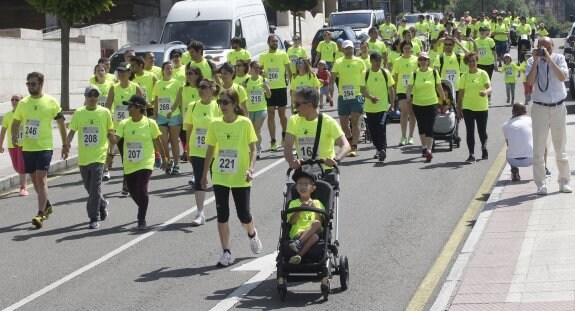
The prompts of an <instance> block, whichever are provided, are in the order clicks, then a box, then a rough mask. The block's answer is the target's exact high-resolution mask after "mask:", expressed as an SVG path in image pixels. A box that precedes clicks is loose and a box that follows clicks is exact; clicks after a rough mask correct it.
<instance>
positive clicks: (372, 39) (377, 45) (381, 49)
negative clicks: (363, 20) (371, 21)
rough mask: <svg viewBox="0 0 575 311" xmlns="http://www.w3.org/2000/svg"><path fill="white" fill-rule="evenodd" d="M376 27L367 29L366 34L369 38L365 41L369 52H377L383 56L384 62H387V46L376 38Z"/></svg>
mask: <svg viewBox="0 0 575 311" xmlns="http://www.w3.org/2000/svg"><path fill="white" fill-rule="evenodd" d="M377 34H378V32H377V27H375V26H373V27H371V28H370V29H369V31H368V35H369V40H368V41H367V47H368V49H369V54H371V53H378V54H380V55H381V56H382V57H383V61H384V64H386V63H387V46H386V45H385V43H383V42H382V41H379V40H378V39H377Z"/></svg>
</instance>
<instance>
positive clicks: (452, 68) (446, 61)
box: [438, 53, 463, 87]
mask: <svg viewBox="0 0 575 311" xmlns="http://www.w3.org/2000/svg"><path fill="white" fill-rule="evenodd" d="M442 62H443V66H442V65H441V63H442ZM461 64H463V55H459V54H455V53H451V55H446V54H443V55H439V60H438V68H439V70H441V72H440V73H439V74H440V75H441V78H442V79H446V80H449V82H451V83H452V84H453V87H457V86H458V85H459V76H460V74H461Z"/></svg>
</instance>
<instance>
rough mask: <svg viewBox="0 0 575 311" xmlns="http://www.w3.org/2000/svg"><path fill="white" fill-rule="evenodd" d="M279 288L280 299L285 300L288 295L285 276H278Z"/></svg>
mask: <svg viewBox="0 0 575 311" xmlns="http://www.w3.org/2000/svg"><path fill="white" fill-rule="evenodd" d="M277 290H278V296H279V297H280V300H281V301H285V300H286V295H287V284H286V280H285V278H282V277H279V278H277Z"/></svg>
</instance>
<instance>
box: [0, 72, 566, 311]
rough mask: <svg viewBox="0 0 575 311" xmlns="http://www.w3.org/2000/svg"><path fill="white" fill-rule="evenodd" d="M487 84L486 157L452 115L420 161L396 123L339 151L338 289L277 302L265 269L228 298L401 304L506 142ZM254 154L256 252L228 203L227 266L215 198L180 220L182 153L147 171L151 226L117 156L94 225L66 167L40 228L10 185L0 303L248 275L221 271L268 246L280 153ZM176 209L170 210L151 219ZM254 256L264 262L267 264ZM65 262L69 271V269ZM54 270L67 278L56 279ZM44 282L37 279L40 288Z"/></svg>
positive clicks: (199, 297)
mask: <svg viewBox="0 0 575 311" xmlns="http://www.w3.org/2000/svg"><path fill="white" fill-rule="evenodd" d="M493 84H494V89H495V91H494V95H493V104H492V106H491V109H490V115H489V122H488V134H489V140H488V149H489V152H490V158H489V160H484V161H479V162H477V163H476V164H473V165H468V164H465V162H464V161H465V159H466V158H467V155H468V154H467V149H466V147H465V127H464V125H463V123H462V124H461V127H460V135H461V137H462V146H461V148H459V149H454V151H453V152H449V151H448V150H447V145H446V144H445V143H440V144H439V145H438V147H437V150H436V152H435V154H434V159H433V162H432V163H424V161H423V159H422V158H421V157H420V147H419V145H418V144H417V143H418V141H417V140H416V145H415V146H406V147H402V148H399V147H397V143H398V141H399V136H400V134H399V133H400V132H399V125H398V124H396V123H394V124H390V125H389V126H388V140H389V145H390V148H389V150H388V159H387V160H386V162H385V164H381V163H378V162H377V160H373V159H372V158H371V157H372V155H373V150H372V147H371V146H370V145H368V144H361V145H360V148H359V151H360V156H359V157H357V158H348V159H346V160H345V161H344V162H342V165H341V166H342V175H341V189H342V191H341V201H340V219H339V226H340V227H339V229H340V236H339V240H340V244H341V247H340V254H342V255H346V256H348V257H349V261H350V270H351V276H350V278H351V285H350V289H349V290H348V291H345V292H340V291H338V290H337V289H338V287H339V281H338V279H337V277H336V278H334V280H333V281H332V288H334V290H333V293H332V294H331V295H330V299H329V300H328V301H326V302H324V301H323V299H322V297H321V292H320V290H319V283H298V284H289V293H288V297H287V300H286V301H285V302H281V301H279V299H277V296H276V283H275V274H271V275H270V276H269V277H268V278H267V279H266V280H265V281H263V283H261V284H260V285H259V286H258V287H257V288H255V289H254V290H252V291H250V292H249V293H248V294H247V295H246V296H245V297H243V299H242V300H241V301H240V302H239V303H237V304H236V305H235V307H234V308H237V309H287V310H292V309H306V310H403V309H405V307H406V306H407V304H408V303H409V300H410V298H411V297H412V295H413V294H414V292H415V290H416V289H417V287H418V286H419V284H420V282H421V280H422V279H423V278H424V276H425V275H426V273H427V271H428V270H429V269H430V267H431V265H432V264H433V262H434V260H435V258H436V257H437V255H438V253H439V252H440V251H441V249H442V247H443V245H444V244H445V242H446V241H447V239H448V238H449V236H450V234H451V232H452V230H453V228H454V226H455V225H456V223H457V222H458V220H459V218H460V217H461V215H462V214H463V213H464V211H465V209H466V207H467V206H468V204H469V202H470V200H471V199H472V198H473V196H474V194H475V192H476V191H477V189H478V187H479V185H480V184H481V183H482V181H483V179H484V177H485V174H486V173H487V171H488V170H489V169H490V168H491V164H492V162H493V160H494V159H495V157H496V156H497V155H498V154H499V152H500V151H501V150H502V147H503V145H504V140H503V137H502V135H501V130H500V127H501V125H502V123H503V122H504V121H505V120H506V119H508V118H509V116H510V113H511V109H510V107H509V106H508V105H506V104H505V103H504V101H505V98H504V97H505V94H504V92H505V90H504V86H503V79H502V75H501V74H497V73H496V74H495V75H494V79H493ZM522 93H523V92H522V86H521V85H518V86H517V94H518V95H517V98H518V100H523V95H522ZM570 104H572V102H570ZM328 112H329V113H330V114H331V115H335V114H336V112H335V111H334V110H328ZM265 132H267V130H264V133H265ZM266 135H267V134H266ZM264 141H265V142H267V141H268V139H267V138H264ZM264 146H268V144H267V143H264ZM477 154H480V150H479V146H477V147H476V155H477ZM264 155H265V156H266V157H265V158H264V159H262V160H261V161H258V163H257V167H256V171H262V169H264V168H268V169H267V170H266V171H265V172H263V173H260V175H259V176H258V177H257V178H256V179H255V181H254V185H253V187H252V196H251V199H252V200H251V201H252V213H253V216H254V220H255V222H256V227H257V229H258V233H259V234H260V237H261V238H262V241H263V245H264V251H263V252H262V253H261V254H260V255H258V256H255V255H253V254H252V253H251V251H250V248H249V242H248V239H247V236H246V234H245V232H244V230H243V229H242V228H241V226H240V224H239V221H238V220H237V218H235V214H234V213H231V215H232V217H231V218H230V220H231V221H230V225H231V231H232V242H231V245H232V253H233V255H234V257H235V258H236V264H235V265H233V266H232V267H230V268H225V269H220V268H216V267H215V263H216V261H217V258H218V256H219V254H220V251H221V250H220V247H219V239H218V234H217V228H216V219H215V209H214V203H213V201H212V202H211V203H209V204H208V206H207V211H206V216H207V218H208V222H207V224H206V225H205V226H202V227H198V228H192V227H191V226H190V222H191V221H192V219H193V218H192V216H193V215H195V213H193V214H191V215H190V214H189V209H191V208H193V207H194V205H195V202H194V196H193V193H192V192H191V191H190V190H189V187H188V186H187V182H188V180H189V173H190V170H191V167H190V165H189V164H183V165H182V168H183V169H182V170H183V174H182V176H177V177H174V176H166V175H165V174H163V173H161V172H159V171H155V172H154V175H153V177H152V181H151V183H150V194H151V197H150V208H149V212H148V225H156V226H159V227H157V228H156V230H152V231H150V232H147V233H141V232H137V231H135V230H133V228H134V227H135V225H136V223H135V220H136V206H135V204H134V203H133V201H132V200H131V199H130V198H127V197H122V196H121V195H120V188H121V171H120V170H119V168H116V169H115V170H114V171H113V173H112V177H113V178H112V180H111V181H109V182H106V183H105V184H104V186H103V193H104V194H105V196H106V198H107V199H108V200H110V203H111V207H110V216H109V218H108V219H107V220H106V221H105V222H101V227H100V229H98V230H89V229H87V226H88V219H87V215H86V211H85V203H84V201H85V196H86V194H85V191H84V189H83V187H82V183H81V181H80V175H79V173H78V172H77V171H76V170H73V171H69V172H66V173H65V174H62V175H60V176H57V177H55V178H53V179H51V180H50V182H49V186H50V200H51V201H52V202H53V204H54V208H55V212H54V214H52V216H51V217H50V219H49V220H48V221H47V222H46V223H45V226H44V228H43V229H41V230H35V229H33V228H32V226H31V224H30V220H31V218H32V217H33V216H34V215H35V213H36V203H35V202H36V201H35V200H36V195H35V193H34V192H33V191H31V195H30V196H29V197H26V198H19V197H18V196H17V194H16V193H9V194H5V195H3V196H1V197H0V215H2V217H0V249H1V250H2V255H1V257H2V264H1V265H0V293H2V294H0V308H2V309H4V308H8V307H9V306H12V305H13V304H15V303H18V302H22V303H23V304H22V307H21V308H20V309H21V310H39V309H44V310H160V309H162V310H209V309H211V308H213V307H214V306H216V304H217V303H218V302H220V301H221V300H222V299H224V298H226V297H228V295H230V294H231V293H232V292H233V291H234V290H236V289H237V288H238V287H240V286H241V285H242V284H244V283H246V282H247V281H248V280H249V279H250V278H252V277H253V276H254V275H256V274H258V271H231V270H232V269H233V268H238V267H241V266H242V265H243V264H246V263H249V262H251V261H253V260H255V259H256V258H258V257H262V256H265V255H267V254H270V253H272V252H274V251H275V250H276V246H277V241H278V236H279V224H280V210H281V205H282V200H283V197H282V187H283V184H284V181H285V172H286V169H287V165H286V163H285V162H282V161H281V159H282V153H281V152H277V153H272V154H270V153H268V152H264ZM278 160H280V161H278ZM116 162H118V161H116ZM270 166H272V167H270ZM534 191H535V186H534ZM210 197H212V195H211V193H208V196H207V198H208V199H209V198H210ZM186 211H188V214H185V213H186ZM182 213H184V214H182ZM178 215H179V219H177V220H176V221H173V223H171V224H169V225H162V224H164V223H166V222H167V221H169V220H173V218H174V217H176V216H178ZM111 252H112V253H111ZM259 266H260V265H258V267H259ZM258 267H256V268H258ZM261 268H262V269H265V264H262V265H261ZM79 269H81V270H80V271H79ZM74 272H76V273H77V274H75V275H72V276H73V277H71V278H70V277H69V276H70V274H71V273H74ZM66 276H68V277H69V278H66V279H62V278H64V277H66ZM55 282H57V283H55ZM47 286H50V287H49V288H48V289H49V290H48V291H42V292H39V293H38V291H40V290H43V289H44V290H45V289H46V287H47ZM35 293H36V295H33V296H30V295H32V294H35ZM23 299H26V300H24V301H23Z"/></svg>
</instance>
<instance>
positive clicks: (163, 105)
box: [158, 97, 172, 114]
mask: <svg viewBox="0 0 575 311" xmlns="http://www.w3.org/2000/svg"><path fill="white" fill-rule="evenodd" d="M171 108H172V107H171V105H170V98H169V97H160V98H158V114H160V113H161V114H167V113H168V112H170V110H171Z"/></svg>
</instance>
